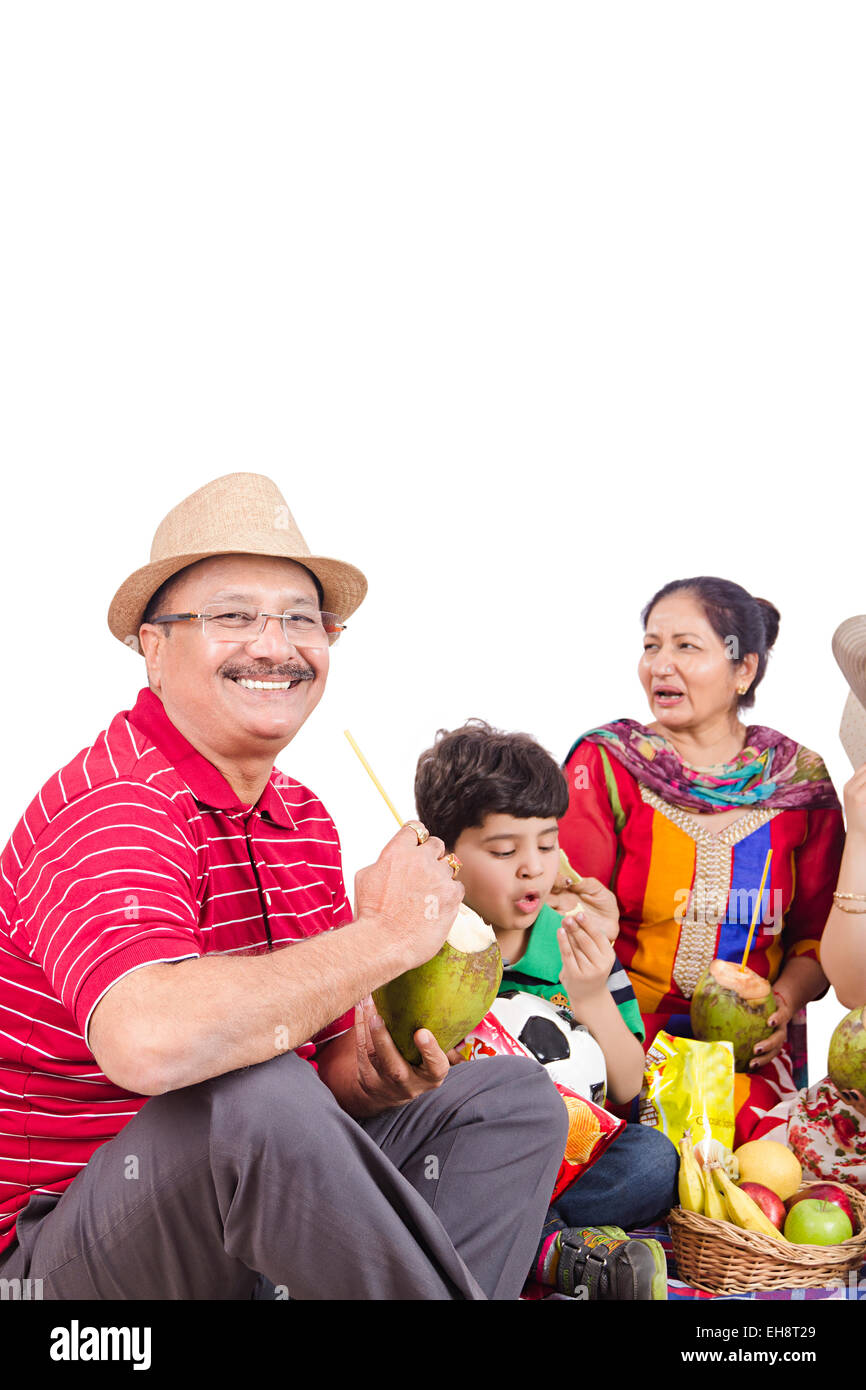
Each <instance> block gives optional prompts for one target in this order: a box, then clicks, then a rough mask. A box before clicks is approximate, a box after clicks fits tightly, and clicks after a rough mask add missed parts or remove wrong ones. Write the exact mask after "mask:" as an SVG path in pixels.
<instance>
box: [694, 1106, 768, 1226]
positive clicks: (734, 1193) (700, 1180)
mask: <svg viewBox="0 0 866 1390" xmlns="http://www.w3.org/2000/svg"><path fill="white" fill-rule="evenodd" d="M702 1142H704V1141H702ZM711 1142H713V1143H715V1142H716V1141H711ZM719 1147H720V1149H722V1153H721V1154H720V1155H718V1156H714V1157H708V1158H707V1161H706V1162H704V1163H699V1162H698V1158H697V1156H696V1151H695V1148H694V1147H693V1145H692V1141H691V1135H690V1134H689V1131H688V1130H686V1132H685V1134H684V1135H683V1137H682V1140H681V1142H680V1171H679V1178H678V1189H679V1198H680V1206H681V1207H682V1208H683V1210H684V1211H693V1212H696V1213H697V1214H698V1215H699V1216H709V1217H710V1218H711V1219H712V1220H714V1221H728V1222H730V1223H731V1225H732V1226H739V1227H740V1230H742V1231H760V1232H761V1234H762V1235H765V1236H773V1237H774V1238H775V1239H776V1240H784V1239H785V1237H784V1236H783V1235H782V1232H781V1231H778V1230H777V1229H776V1227H775V1226H774V1225H773V1223H772V1221H770V1219H769V1217H767V1216H765V1215H764V1213H763V1212H762V1211H761V1208H760V1207H759V1206H758V1204H757V1202H753V1201H752V1199H751V1197H750V1196H749V1194H748V1193H747V1192H742V1191H741V1190H740V1188H739V1187H736V1186H735V1184H734V1183H733V1182H732V1181H731V1179H730V1176H729V1174H728V1171H727V1165H726V1163H725V1161H724V1159H725V1154H726V1153H727V1152H728V1151H727V1150H725V1149H724V1146H723V1145H720V1146H719ZM705 1152H706V1151H705Z"/></svg>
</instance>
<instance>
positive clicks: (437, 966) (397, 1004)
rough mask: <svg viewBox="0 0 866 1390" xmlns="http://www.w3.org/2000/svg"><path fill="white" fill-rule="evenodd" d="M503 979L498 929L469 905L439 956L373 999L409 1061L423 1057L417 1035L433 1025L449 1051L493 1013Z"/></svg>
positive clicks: (384, 987) (459, 915) (463, 908)
mask: <svg viewBox="0 0 866 1390" xmlns="http://www.w3.org/2000/svg"><path fill="white" fill-rule="evenodd" d="M501 979H502V953H501V951H500V950H499V946H498V944H497V941H496V937H495V935H494V933H493V929H492V927H489V926H488V925H487V923H486V922H484V921H482V919H481V918H480V917H479V916H478V913H477V912H473V911H472V909H471V908H469V907H466V906H465V905H464V904H463V903H461V904H460V907H459V909H458V912H457V918H456V920H455V922H454V925H453V927H452V928H451V930H450V932H449V933H448V935H447V937H446V938H445V942H444V944H443V945H442V947H441V949H440V950H439V951H437V953H436V955H435V956H433V957H432V958H431V959H430V960H428V961H426V962H425V963H424V964H423V965H416V966H415V968H414V969H413V970H407V971H406V972H405V974H403V975H398V976H397V978H396V979H395V980H390V981H389V983H388V984H386V985H382V986H381V988H380V989H376V990H374V991H373V1002H374V1003H375V1005H376V1008H377V1010H378V1012H379V1015H380V1016H381V1018H382V1019H383V1020H384V1022H385V1024H386V1026H387V1029H388V1032H389V1033H390V1034H391V1037H392V1038H393V1039H394V1042H395V1043H396V1044H397V1047H398V1048H399V1050H400V1051H401V1052H402V1054H403V1056H404V1057H405V1058H406V1061H407V1062H410V1063H412V1065H413V1066H414V1065H416V1064H417V1063H418V1062H420V1060H421V1055H420V1053H419V1051H418V1049H417V1047H416V1046H415V1040H414V1034H415V1033H416V1032H417V1030H418V1029H419V1028H429V1030H430V1032H431V1033H432V1034H433V1036H434V1038H435V1039H436V1041H437V1042H438V1044H439V1046H440V1047H441V1048H442V1051H443V1052H447V1051H448V1049H449V1048H451V1047H454V1046H455V1045H456V1044H457V1043H459V1042H461V1041H462V1039H463V1038H465V1037H466V1034H467V1033H470V1032H471V1031H472V1029H473V1028H474V1027H475V1025H476V1023H478V1022H480V1020H481V1019H482V1018H483V1017H484V1015H485V1014H486V1013H487V1010H488V1009H489V1008H490V1005H491V1004H492V1003H493V1001H494V999H495V998H496V991H497V990H498V988H499V982H500V980H501Z"/></svg>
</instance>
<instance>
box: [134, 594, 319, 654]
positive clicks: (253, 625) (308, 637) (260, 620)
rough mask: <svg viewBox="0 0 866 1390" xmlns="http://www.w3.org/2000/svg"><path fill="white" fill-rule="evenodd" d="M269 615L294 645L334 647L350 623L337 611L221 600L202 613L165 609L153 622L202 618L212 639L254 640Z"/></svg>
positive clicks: (186, 620) (202, 623) (199, 619)
mask: <svg viewBox="0 0 866 1390" xmlns="http://www.w3.org/2000/svg"><path fill="white" fill-rule="evenodd" d="M268 618H276V619H277V621H278V622H279V624H280V626H281V628H282V630H283V636H284V637H285V639H286V641H287V642H289V643H290V644H291V645H292V646H293V647H333V645H334V643H335V642H336V640H337V638H338V637H339V636H340V633H341V632H343V631H344V630H345V627H346V624H345V623H344V622H343V621H342V619H341V618H338V617H337V615H336V613H318V612H316V611H314V610H308V611H306V612H302V613H299V612H295V611H287V612H285V613H264V612H259V611H258V610H256V609H253V608H223V607H222V606H221V605H219V604H213V605H211V606H210V607H208V608H203V609H202V611H201V612H200V613H164V614H163V615H162V617H159V618H152V619H151V622H154V623H194V622H201V630H202V632H203V633H204V635H205V637H209V638H210V640H211V641H212V642H251V641H252V640H253V638H254V637H259V636H261V634H262V633H263V632H264V630H265V626H266V624H267V621H268Z"/></svg>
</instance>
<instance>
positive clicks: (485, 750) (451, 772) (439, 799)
mask: <svg viewBox="0 0 866 1390" xmlns="http://www.w3.org/2000/svg"><path fill="white" fill-rule="evenodd" d="M415 805H416V807H417V810H418V816H419V819H420V820H422V821H423V822H424V824H425V825H426V827H427V829H428V830H429V831H430V834H431V835H437V836H438V837H439V839H440V840H444V842H445V846H446V848H447V849H448V850H449V851H450V850H452V849H453V848H454V845H455V844H456V843H457V840H458V839H459V838H460V835H461V834H462V833H463V831H464V830H467V829H469V828H470V827H472V826H477V825H481V824H482V823H483V821H484V817H485V816H489V815H496V814H497V813H499V814H502V815H506V816H518V817H521V818H523V817H525V818H527V819H528V818H530V817H534V816H538V817H544V816H555V817H556V819H557V820H559V819H560V818H561V817H562V816H563V815H564V814H565V811H566V808H567V806H568V783H567V782H566V780H565V777H564V775H563V773H562V771H561V770H560V768H559V767H558V766H557V764H556V763H555V762H554V760H553V758H552V757H551V756H550V754H549V753H548V752H547V751H546V750H545V749H544V748H542V747H541V744H539V743H536V741H535V739H534V738H532V737H531V735H530V734H506V733H503V732H502V730H501V729H494V728H492V727H491V725H490V724H487V723H485V721H484V720H483V719H470V720H468V721H467V723H466V724H464V725H463V726H462V728H459V729H452V730H451V732H450V733H449V732H448V730H447V729H440V730H439V732H438V733H437V735H436V742H435V743H434V744H433V747H432V748H428V749H427V750H426V752H424V753H422V754H421V756H420V758H419V759H418V768H417V771H416V773H415Z"/></svg>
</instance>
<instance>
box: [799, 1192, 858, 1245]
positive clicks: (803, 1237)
mask: <svg viewBox="0 0 866 1390" xmlns="http://www.w3.org/2000/svg"><path fill="white" fill-rule="evenodd" d="M852 1235H853V1228H852V1226H851V1222H850V1221H849V1220H848V1218H847V1216H846V1215H845V1213H844V1211H843V1210H842V1208H841V1207H837V1205H836V1203H835V1202H817V1201H814V1200H813V1199H812V1198H810V1197H804V1198H803V1199H802V1200H801V1201H799V1202H798V1203H797V1205H796V1206H795V1207H792V1208H791V1210H790V1211H789V1212H788V1217H787V1220H786V1221H785V1230H784V1236H785V1239H786V1240H790V1241H791V1242H792V1243H793V1244H794V1245H840V1244H841V1242H842V1241H843V1240H850V1239H851V1236H852Z"/></svg>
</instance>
